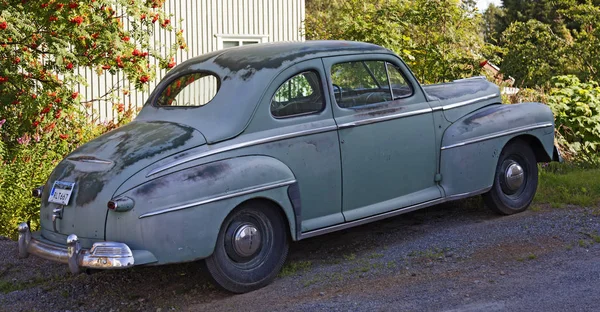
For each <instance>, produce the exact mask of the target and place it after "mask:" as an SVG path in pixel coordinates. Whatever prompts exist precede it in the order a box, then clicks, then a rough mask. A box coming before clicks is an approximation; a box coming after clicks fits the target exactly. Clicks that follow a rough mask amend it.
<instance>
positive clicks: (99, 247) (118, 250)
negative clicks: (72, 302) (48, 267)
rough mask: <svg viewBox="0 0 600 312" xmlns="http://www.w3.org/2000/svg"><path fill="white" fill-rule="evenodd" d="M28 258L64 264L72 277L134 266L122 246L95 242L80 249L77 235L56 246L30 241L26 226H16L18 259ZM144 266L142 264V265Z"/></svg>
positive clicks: (126, 250)
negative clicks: (98, 270) (73, 274)
mask: <svg viewBox="0 0 600 312" xmlns="http://www.w3.org/2000/svg"><path fill="white" fill-rule="evenodd" d="M29 254H32V255H34V256H37V257H40V258H44V259H47V260H51V261H56V262H60V263H66V264H68V265H69V270H70V271H71V272H72V273H80V272H81V271H82V269H126V268H129V267H132V266H134V265H136V263H135V259H134V254H133V252H132V251H131V249H130V248H129V246H127V245H126V244H124V243H117V242H98V243H94V245H93V246H92V248H91V249H83V248H81V245H80V244H79V239H78V238H77V235H75V234H71V235H69V236H68V237H67V245H66V246H62V245H57V244H52V243H49V242H45V241H43V240H41V239H36V238H34V237H32V233H31V231H30V230H29V226H28V225H27V223H21V224H20V225H19V257H20V258H26V257H27V256H29ZM144 262H145V261H144Z"/></svg>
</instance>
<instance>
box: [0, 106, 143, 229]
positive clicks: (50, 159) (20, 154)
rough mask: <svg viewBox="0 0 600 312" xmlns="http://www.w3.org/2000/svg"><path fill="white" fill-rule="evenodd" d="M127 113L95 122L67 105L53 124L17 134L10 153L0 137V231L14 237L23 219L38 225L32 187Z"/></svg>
mask: <svg viewBox="0 0 600 312" xmlns="http://www.w3.org/2000/svg"><path fill="white" fill-rule="evenodd" d="M131 115H132V112H131V111H122V112H118V119H117V121H116V122H110V123H107V124H98V123H96V122H90V119H89V117H88V116H86V115H85V113H84V112H83V111H80V110H76V109H71V111H70V112H68V114H67V116H65V117H64V118H62V119H61V120H59V121H57V120H55V121H53V123H50V124H51V125H53V126H46V127H43V129H44V130H42V131H38V132H36V133H35V134H33V135H31V136H30V135H26V136H23V137H21V138H20V139H19V141H18V142H19V143H18V144H17V145H16V146H15V147H13V148H11V150H10V155H8V153H7V152H6V149H5V148H4V146H5V144H4V142H3V141H1V140H0V165H1V167H0V235H2V236H8V237H11V238H13V239H14V238H16V236H17V233H16V227H17V225H18V224H19V223H20V222H23V221H27V220H30V221H31V227H32V228H33V229H36V228H38V226H39V217H40V216H39V210H40V200H39V199H37V198H33V197H32V196H31V191H32V189H33V188H35V187H38V186H40V185H43V184H45V183H46V181H47V179H48V176H49V175H50V173H51V172H52V170H53V169H54V167H55V166H56V165H57V164H58V162H60V161H61V160H62V159H63V158H64V157H65V156H66V155H67V154H68V153H70V152H71V151H72V150H74V149H75V148H77V147H78V146H79V145H81V144H83V143H85V142H87V141H89V140H91V139H93V138H95V137H97V136H99V135H100V134H102V133H104V132H106V131H109V130H111V129H113V128H116V127H118V126H120V125H122V124H124V123H126V122H128V121H129V120H130V119H131ZM54 117H56V116H54ZM0 127H1V126H0ZM0 131H1V129H0Z"/></svg>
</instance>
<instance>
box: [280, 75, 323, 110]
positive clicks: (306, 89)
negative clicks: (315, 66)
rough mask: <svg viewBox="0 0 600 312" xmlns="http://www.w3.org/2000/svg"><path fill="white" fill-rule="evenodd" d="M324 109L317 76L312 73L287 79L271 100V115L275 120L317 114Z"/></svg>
mask: <svg viewBox="0 0 600 312" xmlns="http://www.w3.org/2000/svg"><path fill="white" fill-rule="evenodd" d="M324 107H325V101H324V98H323V92H322V90H321V82H320V79H319V75H318V74H317V73H316V72H313V71H307V72H303V73H300V74H297V75H295V76H293V77H292V78H290V79H288V80H287V81H286V82H284V83H283V84H282V85H281V86H280V87H279V89H277V91H276V92H275V95H274V96H273V98H272V99H271V114H272V115H273V116H275V117H276V118H285V117H292V116H297V115H306V114H312V113H317V112H320V111H321V110H323V108H324Z"/></svg>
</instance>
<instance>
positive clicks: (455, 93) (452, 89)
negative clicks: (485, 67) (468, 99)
mask: <svg viewBox="0 0 600 312" xmlns="http://www.w3.org/2000/svg"><path fill="white" fill-rule="evenodd" d="M490 85H491V83H490V82H488V81H487V80H485V79H469V80H458V81H454V82H451V83H443V84H434V85H424V86H422V87H423V91H425V93H427V95H429V96H432V97H434V98H436V99H439V100H448V99H453V98H459V97H463V96H466V95H470V94H475V93H478V92H484V91H487V90H488V89H489V88H490Z"/></svg>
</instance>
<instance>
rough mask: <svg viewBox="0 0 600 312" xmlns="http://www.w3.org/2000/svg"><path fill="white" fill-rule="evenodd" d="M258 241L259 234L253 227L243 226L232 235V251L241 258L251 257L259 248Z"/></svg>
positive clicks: (259, 242) (249, 225) (259, 241)
mask: <svg viewBox="0 0 600 312" xmlns="http://www.w3.org/2000/svg"><path fill="white" fill-rule="evenodd" d="M260 239H261V237H260V232H259V231H258V229H257V228H256V227H255V226H254V225H252V224H243V225H241V226H240V227H238V228H237V230H236V231H235V234H234V235H233V250H234V251H235V253H237V254H238V255H240V256H242V257H249V256H252V255H253V254H254V253H256V251H257V250H259V248H260V244H261V240H260Z"/></svg>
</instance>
